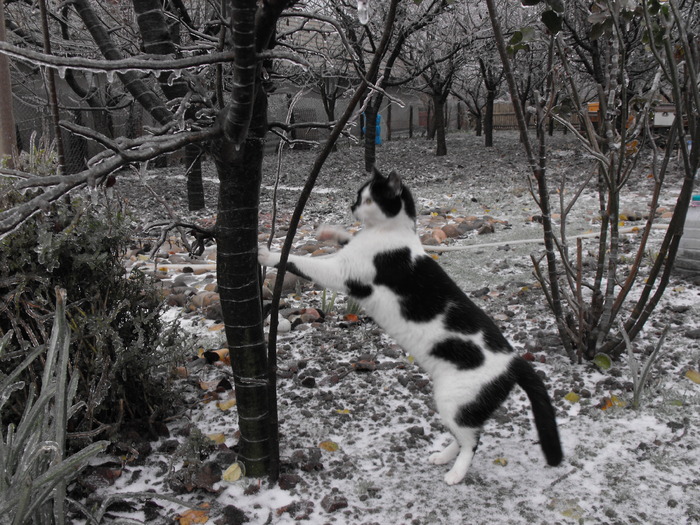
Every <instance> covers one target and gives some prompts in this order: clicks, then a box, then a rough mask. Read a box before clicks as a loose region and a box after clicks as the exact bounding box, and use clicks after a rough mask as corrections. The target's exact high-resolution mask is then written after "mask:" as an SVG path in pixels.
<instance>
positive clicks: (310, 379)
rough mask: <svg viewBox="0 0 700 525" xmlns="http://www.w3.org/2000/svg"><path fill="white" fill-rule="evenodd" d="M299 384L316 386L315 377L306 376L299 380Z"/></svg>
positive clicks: (307, 386) (310, 386)
mask: <svg viewBox="0 0 700 525" xmlns="http://www.w3.org/2000/svg"><path fill="white" fill-rule="evenodd" d="M301 386H304V387H306V388H315V387H316V378H314V377H312V376H306V377H304V378H303V379H302V380H301Z"/></svg>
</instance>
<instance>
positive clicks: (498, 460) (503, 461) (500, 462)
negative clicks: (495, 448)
mask: <svg viewBox="0 0 700 525" xmlns="http://www.w3.org/2000/svg"><path fill="white" fill-rule="evenodd" d="M493 464H494V465H499V466H501V467H505V466H506V465H508V460H507V459H506V458H496V459H494V460H493Z"/></svg>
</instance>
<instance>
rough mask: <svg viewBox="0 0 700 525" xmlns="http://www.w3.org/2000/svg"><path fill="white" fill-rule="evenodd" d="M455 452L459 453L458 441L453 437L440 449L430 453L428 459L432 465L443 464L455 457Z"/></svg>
mask: <svg viewBox="0 0 700 525" xmlns="http://www.w3.org/2000/svg"><path fill="white" fill-rule="evenodd" d="M457 454H459V442H458V441H457V440H456V439H453V440H452V442H451V443H450V444H449V445H447V446H446V447H445V448H444V449H442V451H440V452H435V453H434V454H430V457H429V458H428V461H429V462H430V463H432V464H433V465H444V464H445V463H449V462H450V461H452V460H453V459H454V458H456V457H457Z"/></svg>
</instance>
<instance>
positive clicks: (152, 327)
mask: <svg viewBox="0 0 700 525" xmlns="http://www.w3.org/2000/svg"><path fill="white" fill-rule="evenodd" d="M6 198H20V197H19V196H16V195H15V196H7V197H6ZM2 205H3V203H1V202H0V206H2ZM129 232H130V230H129V221H128V218H127V217H126V216H125V214H124V213H122V211H121V210H120V209H119V208H118V207H115V205H114V204H113V203H112V204H111V205H110V204H109V203H108V205H98V204H93V203H92V202H90V201H88V200H82V199H74V200H72V201H70V202H65V201H62V202H60V203H57V204H54V205H51V207H50V209H49V210H47V213H46V214H44V215H42V216H37V217H35V218H34V219H33V221H31V222H29V223H28V224H26V225H25V226H24V227H23V228H22V229H21V230H19V231H17V232H15V233H13V234H12V235H10V236H8V237H6V238H4V239H3V240H2V241H0V248H1V250H0V296H2V298H3V301H2V305H3V306H1V307H0V336H2V335H3V334H6V333H8V332H9V331H10V330H12V331H13V332H14V335H13V337H12V339H11V343H10V344H11V346H12V351H10V352H8V353H7V355H6V356H4V358H3V359H0V377H2V374H9V373H10V372H11V371H12V370H13V368H14V367H15V366H17V363H18V362H19V360H20V359H21V358H23V356H25V355H26V354H27V353H28V352H29V351H30V349H31V348H32V347H36V346H40V345H42V344H45V343H46V342H47V340H48V333H49V332H50V329H51V324H52V319H53V304H55V300H56V297H55V292H54V289H55V287H57V286H59V287H61V288H64V289H65V290H66V291H67V294H68V297H69V298H70V299H71V303H70V304H68V305H66V316H67V319H68V323H69V325H70V328H71V330H72V332H73V341H72V345H71V359H70V362H71V367H72V371H73V373H74V374H76V375H77V377H78V378H79V381H78V386H77V388H78V391H77V396H78V398H79V399H81V400H84V402H85V410H83V411H81V412H79V413H77V414H75V415H73V417H72V419H71V420H70V422H69V424H70V430H71V431H72V432H74V433H77V435H82V436H84V437H85V438H88V439H89V438H91V437H92V436H94V435H96V434H97V433H99V432H101V431H110V432H112V433H113V432H115V431H116V430H118V428H119V426H120V424H121V423H123V422H125V421H129V420H131V421H133V420H142V421H143V422H144V423H146V424H148V423H151V422H153V420H154V419H155V418H157V417H158V415H161V414H163V413H165V412H166V411H167V410H168V408H170V407H172V406H173V403H172V393H171V392H170V390H171V388H169V386H168V385H167V384H166V382H167V380H168V379H167V377H168V376H167V374H163V373H160V374H158V373H154V372H155V371H157V370H159V369H162V368H163V367H164V365H169V364H172V362H173V360H174V358H175V357H176V356H177V354H178V353H177V352H176V351H173V349H172V348H170V343H172V341H173V340H174V336H175V329H174V328H171V329H169V330H168V329H167V327H165V326H164V325H163V323H162V321H161V318H160V314H161V308H162V302H161V296H160V293H159V291H158V288H157V287H156V286H155V285H154V283H152V282H151V281H149V280H148V279H147V278H146V277H145V276H144V275H142V274H141V273H139V272H132V273H131V275H127V274H126V271H125V268H124V265H123V260H124V258H123V257H124V254H125V251H126V249H127V248H128V246H129ZM41 375H42V371H41V366H40V363H37V362H35V363H33V365H32V366H29V367H27V369H26V370H25V372H24V373H23V376H22V378H21V379H22V380H23V381H24V382H25V383H26V384H27V385H28V386H31V387H32V388H36V389H39V388H40V386H41V385H40V383H41ZM28 392H29V391H28V388H25V389H24V391H23V395H24V400H25V401H26V400H27V399H28ZM15 395H16V396H17V395H18V394H15ZM23 406H24V403H22V402H15V403H13V404H12V407H14V410H10V411H8V413H6V414H4V415H3V421H2V423H3V424H7V423H9V422H13V421H16V420H17V419H18V418H19V417H20V414H21V413H22V408H23Z"/></svg>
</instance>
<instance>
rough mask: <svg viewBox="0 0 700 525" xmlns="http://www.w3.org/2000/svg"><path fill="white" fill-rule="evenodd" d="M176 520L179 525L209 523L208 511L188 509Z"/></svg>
mask: <svg viewBox="0 0 700 525" xmlns="http://www.w3.org/2000/svg"><path fill="white" fill-rule="evenodd" d="M176 519H177V521H178V523H179V524H180V525H192V524H194V523H206V522H207V521H209V511H208V510H201V509H190V510H187V511H185V512H183V513H182V514H180V515H179V516H178V517H177V518H176Z"/></svg>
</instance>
